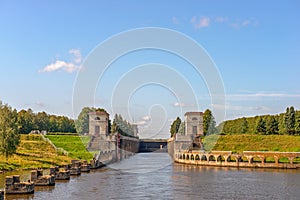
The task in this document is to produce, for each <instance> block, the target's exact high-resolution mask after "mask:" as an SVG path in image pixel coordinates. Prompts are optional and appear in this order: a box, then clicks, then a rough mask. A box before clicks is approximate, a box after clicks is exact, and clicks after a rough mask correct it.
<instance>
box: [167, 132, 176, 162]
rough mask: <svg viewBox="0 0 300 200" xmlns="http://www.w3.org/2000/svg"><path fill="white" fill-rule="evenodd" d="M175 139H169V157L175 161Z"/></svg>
mask: <svg viewBox="0 0 300 200" xmlns="http://www.w3.org/2000/svg"><path fill="white" fill-rule="evenodd" d="M174 140H175V139H174V137H172V138H170V139H168V141H167V142H168V153H169V155H170V156H171V157H172V158H173V159H175V157H174V155H175V154H174V143H175V141H174Z"/></svg>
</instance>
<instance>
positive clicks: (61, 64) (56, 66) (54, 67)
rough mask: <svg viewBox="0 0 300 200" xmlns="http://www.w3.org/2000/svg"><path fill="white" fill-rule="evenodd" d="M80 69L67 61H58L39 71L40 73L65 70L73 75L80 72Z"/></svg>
mask: <svg viewBox="0 0 300 200" xmlns="http://www.w3.org/2000/svg"><path fill="white" fill-rule="evenodd" d="M79 68H80V66H78V65H76V64H74V63H68V62H65V61H61V60H57V61H55V63H52V64H50V65H47V66H45V67H44V68H43V69H41V70H39V72H54V71H58V70H63V71H66V72H68V73H72V72H74V71H76V70H78V69H79Z"/></svg>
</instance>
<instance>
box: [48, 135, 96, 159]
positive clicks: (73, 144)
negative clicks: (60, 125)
mask: <svg viewBox="0 0 300 200" xmlns="http://www.w3.org/2000/svg"><path fill="white" fill-rule="evenodd" d="M46 137H47V138H49V139H50V140H51V141H52V143H53V144H54V145H55V146H56V147H60V148H63V149H64V150H66V151H67V152H68V153H69V155H68V156H69V157H71V158H74V159H80V160H90V159H93V152H92V153H90V152H89V151H87V150H86V145H87V144H88V143H89V141H90V137H89V136H78V135H63V134H62V135H59V134H56V135H46Z"/></svg>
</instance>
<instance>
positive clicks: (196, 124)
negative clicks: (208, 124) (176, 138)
mask: <svg viewBox="0 0 300 200" xmlns="http://www.w3.org/2000/svg"><path fill="white" fill-rule="evenodd" d="M184 116H185V135H186V136H202V135H203V113H202V112H187V113H185V114H184Z"/></svg>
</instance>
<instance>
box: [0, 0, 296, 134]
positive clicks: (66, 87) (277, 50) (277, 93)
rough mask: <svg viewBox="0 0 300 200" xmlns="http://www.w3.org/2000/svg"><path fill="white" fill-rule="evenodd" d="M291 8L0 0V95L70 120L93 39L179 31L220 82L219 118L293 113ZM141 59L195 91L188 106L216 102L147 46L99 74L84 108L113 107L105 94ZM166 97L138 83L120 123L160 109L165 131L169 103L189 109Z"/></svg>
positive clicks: (178, 63)
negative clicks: (222, 109) (222, 108)
mask: <svg viewBox="0 0 300 200" xmlns="http://www.w3.org/2000/svg"><path fill="white" fill-rule="evenodd" d="M299 9H300V3H299V1H239V2H238V1H154V0H152V1H14V0H12V1H5V0H4V1H3V0H0V55H1V59H0V69H1V73H0V85H1V88H0V99H1V100H2V101H3V102H5V103H8V104H10V105H11V106H12V107H15V108H17V109H18V110H20V109H27V108H29V107H30V108H32V109H33V110H34V111H36V112H37V111H42V110H45V111H46V112H48V113H54V114H58V115H67V116H70V117H76V116H74V115H73V109H72V94H73V88H74V84H75V82H76V76H77V73H78V72H79V70H80V68H81V67H82V64H83V63H84V60H85V59H87V56H88V55H89V54H90V53H91V52H92V51H93V50H94V49H95V48H96V47H97V45H99V44H100V43H101V42H103V41H104V40H106V39H108V38H109V37H111V36H112V35H115V34H118V33H120V32H123V31H126V30H130V29H134V28H143V27H161V28H168V29H172V30H176V31H179V32H181V33H183V34H185V35H187V36H189V37H190V38H192V39H194V40H195V41H196V42H198V43H199V44H200V45H201V46H202V47H203V48H204V49H205V50H206V51H207V52H208V54H209V55H210V57H211V58H212V60H213V61H214V62H215V64H216V66H217V68H218V70H219V72H220V75H221V77H222V80H223V83H224V87H225V91H226V119H232V118H238V117H241V116H253V115H259V114H266V113H270V114H273V113H279V112H283V111H284V110H285V108H286V107H287V106H291V105H293V106H295V108H296V109H300V103H299V102H300V101H299V100H300V88H299V85H300V84H299V83H300V81H299V73H300V66H299V63H300V56H299V55H300V40H299V35H300V20H299V19H300V12H299ZM143 63H163V64H167V65H168V66H170V67H173V68H174V69H175V70H176V71H177V72H178V73H179V74H181V75H183V76H184V77H185V79H186V80H188V82H189V83H190V84H191V86H192V88H193V89H194V90H195V91H196V92H195V93H196V98H197V99H198V102H197V103H198V104H199V107H198V109H199V108H200V109H201V110H204V109H206V108H212V107H214V106H217V105H212V103H211V101H210V99H209V93H208V91H207V88H206V86H205V83H204V81H203V80H202V79H201V77H196V76H195V74H194V73H193V71H192V70H191V69H188V68H189V67H188V64H187V63H185V62H184V61H182V60H181V59H180V58H177V57H176V56H174V55H170V54H168V53H164V52H159V51H151V50H145V51H141V52H136V53H132V54H130V55H127V56H123V57H122V58H120V59H119V60H118V61H116V62H115V63H114V64H113V66H112V67H111V68H110V70H108V71H107V74H106V75H105V76H104V77H103V79H101V80H100V82H99V85H98V87H97V88H98V89H97V91H96V95H95V102H94V105H95V106H97V107H104V108H106V109H107V110H108V111H109V112H110V113H111V114H113V113H114V112H116V111H115V110H112V109H111V107H110V103H111V99H110V98H111V96H109V95H106V94H108V93H110V92H111V90H112V89H113V87H114V86H115V85H116V83H117V82H118V80H120V77H122V75H124V74H125V73H126V72H128V71H129V70H131V69H133V68H134V67H136V66H137V65H141V64H143ZM185 66H186V67H185ZM198 83H199V84H198ZM101 88H106V89H103V90H101ZM170 93H171V92H170V91H168V89H167V88H165V89H164V88H163V87H158V86H157V85H152V86H151V85H148V86H145V87H142V88H140V89H139V90H137V92H136V93H135V95H133V96H132V98H131V100H130V102H131V104H130V105H129V107H130V109H131V111H132V110H135V111H132V112H133V114H132V113H131V114H130V115H129V118H130V119H129V120H130V121H135V122H136V123H139V124H140V127H141V129H143V128H145V127H147V125H148V126H149V123H151V120H154V119H153V118H154V117H155V116H156V114H155V112H154V111H153V110H159V111H157V113H159V112H163V113H165V112H166V111H167V112H168V113H169V114H167V115H164V114H162V115H163V116H164V118H165V120H166V124H167V125H165V126H164V132H166V130H167V127H168V125H169V123H170V122H171V121H172V120H173V119H174V118H175V117H176V116H177V115H179V114H180V112H179V110H178V109H179V108H181V109H183V110H184V111H189V110H190V109H192V106H190V105H189V103H188V102H177V101H176V98H174V97H173V96H172V95H169V94H170ZM179 93H180V92H179ZM145 94H146V95H145ZM147 94H148V95H147ZM149 94H152V95H149ZM167 94H168V95H167ZM134 105H136V106H134ZM87 106H91V105H87ZM139 106H140V108H141V106H142V107H143V106H144V108H143V109H139ZM153 106H154V107H153ZM151 109H152V110H151ZM163 110H165V111H163ZM118 112H122V110H120V111H118ZM124 112H125V111H124ZM151 112H154V113H152V114H151ZM178 113H179V114H178ZM75 115H76V113H75ZM124 115H126V113H124ZM151 115H153V116H152V117H151ZM162 115H158V114H157V116H162ZM181 117H182V116H181Z"/></svg>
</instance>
